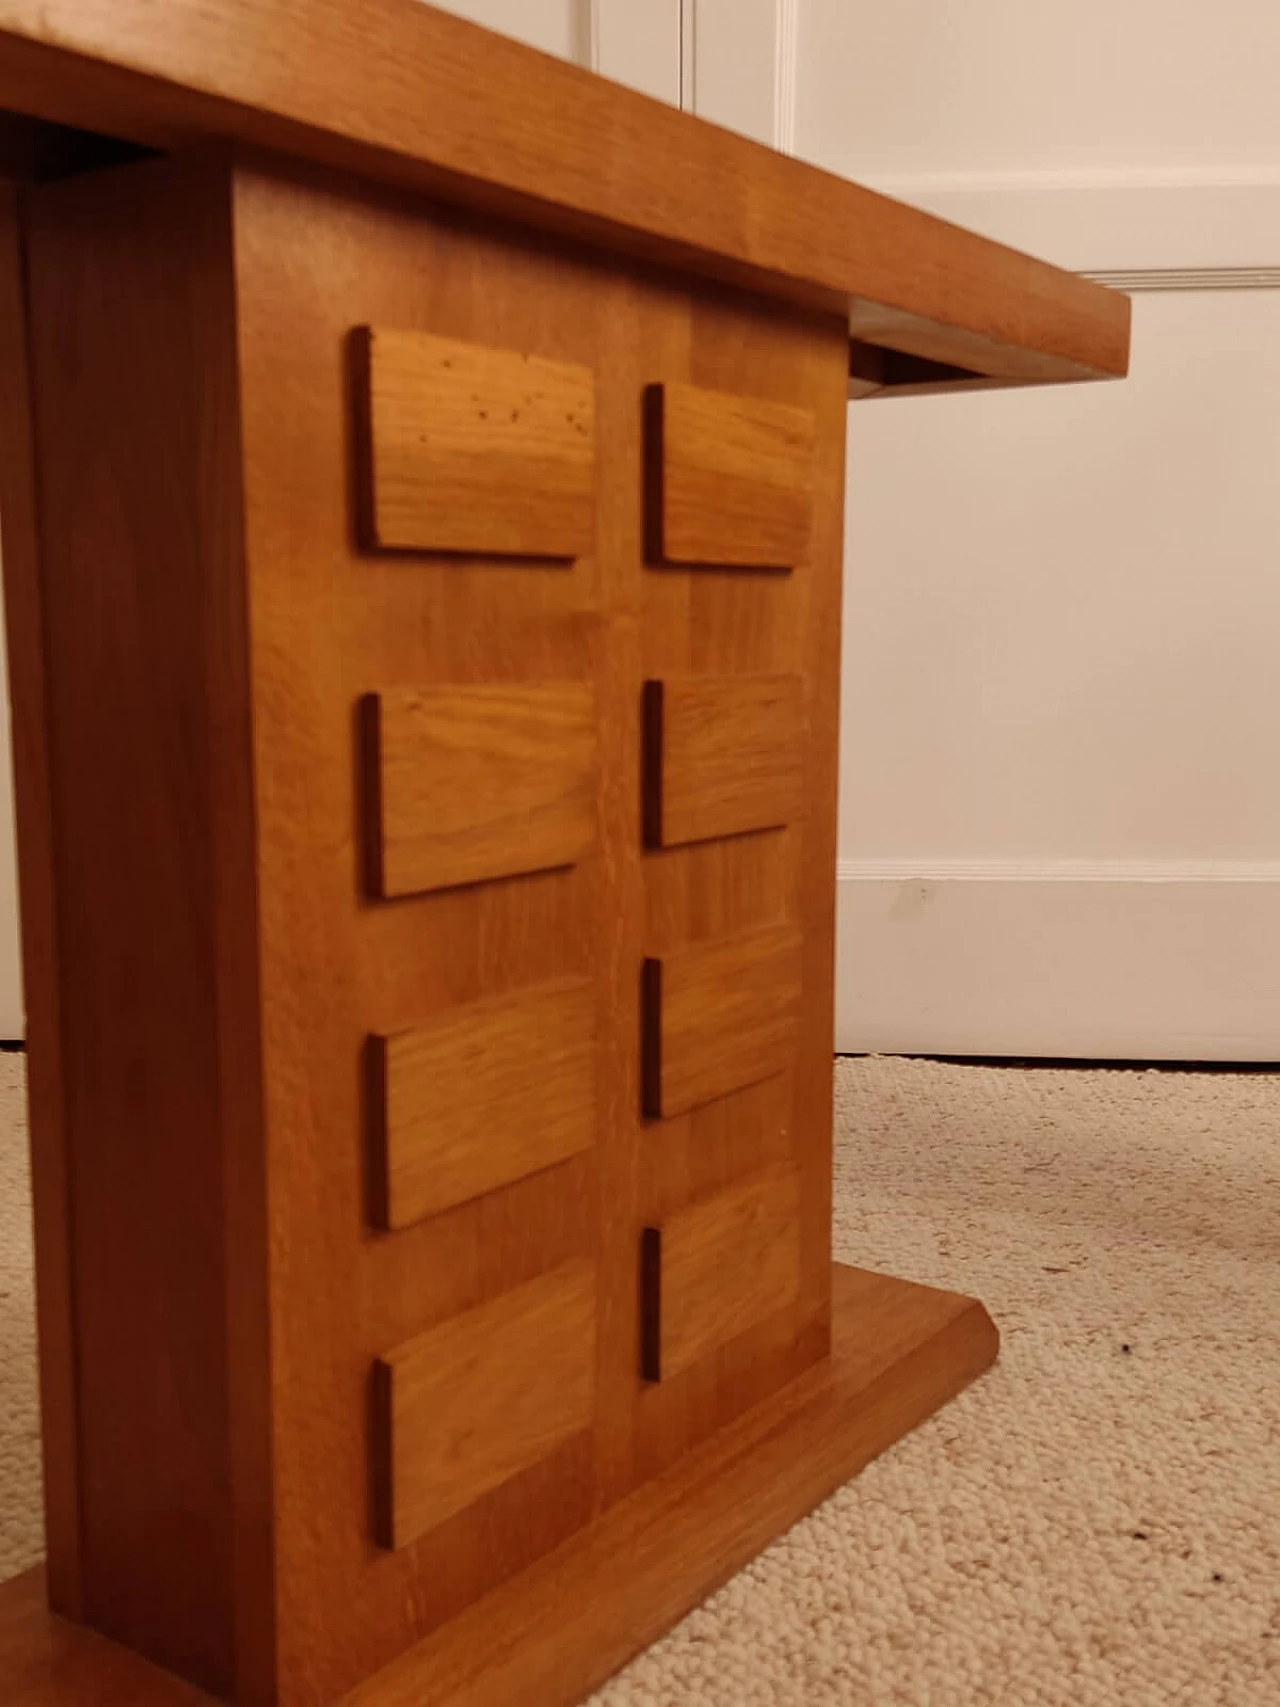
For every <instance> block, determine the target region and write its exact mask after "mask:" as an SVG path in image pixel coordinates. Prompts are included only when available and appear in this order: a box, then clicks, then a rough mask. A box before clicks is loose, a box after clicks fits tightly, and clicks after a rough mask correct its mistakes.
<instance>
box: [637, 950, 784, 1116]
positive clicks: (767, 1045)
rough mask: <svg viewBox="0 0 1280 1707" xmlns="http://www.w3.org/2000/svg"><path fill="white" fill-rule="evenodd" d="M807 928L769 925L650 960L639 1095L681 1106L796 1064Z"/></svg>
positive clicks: (647, 1102) (648, 1108) (672, 1109)
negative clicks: (804, 931) (802, 955)
mask: <svg viewBox="0 0 1280 1707" xmlns="http://www.w3.org/2000/svg"><path fill="white" fill-rule="evenodd" d="M800 948H801V941H800V935H799V933H798V932H797V931H796V930H795V929H794V927H792V926H791V925H768V926H765V927H764V928H763V929H759V930H753V931H744V932H741V933H740V934H738V935H736V936H732V937H723V938H719V939H717V940H716V941H714V942H700V943H693V944H691V945H690V946H689V947H687V948H681V949H676V950H674V951H673V952H672V953H670V954H665V955H663V956H662V957H661V958H660V959H658V958H650V959H647V960H646V961H645V963H644V971H643V979H642V985H641V995H642V1001H641V1026H642V1045H641V1095H642V1100H643V1106H644V1113H645V1114H646V1115H647V1116H648V1117H649V1118H651V1119H658V1118H662V1117H666V1116H670V1115H674V1114H682V1113H684V1112H685V1110H687V1109H690V1108H697V1107H698V1106H699V1105H700V1104H701V1103H705V1102H711V1101H713V1100H714V1099H715V1098H716V1097H721V1096H726V1095H727V1094H728V1093H729V1092H730V1091H734V1090H738V1089H739V1088H740V1087H741V1086H743V1085H751V1084H755V1083H756V1082H757V1081H758V1080H760V1079H767V1078H770V1077H772V1075H773V1074H774V1073H780V1072H782V1071H783V1069H784V1068H786V1067H788V1066H790V1064H791V1060H792V1056H793V1053H794V1049H795V1036H796V1025H797V1022H798V1018H799V1011H800Z"/></svg>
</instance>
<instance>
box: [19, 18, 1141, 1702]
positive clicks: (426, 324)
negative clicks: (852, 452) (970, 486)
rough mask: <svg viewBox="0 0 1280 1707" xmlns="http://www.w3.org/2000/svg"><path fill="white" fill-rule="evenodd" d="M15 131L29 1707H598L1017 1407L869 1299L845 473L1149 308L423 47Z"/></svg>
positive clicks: (372, 29)
mask: <svg viewBox="0 0 1280 1707" xmlns="http://www.w3.org/2000/svg"><path fill="white" fill-rule="evenodd" d="M0 106H3V107H4V108H6V109H8V112H9V115H10V116H9V117H7V118H6V119H5V120H4V123H3V126H0V151H2V153H3V158H4V161H5V165H6V170H7V174H8V177H9V179H10V181H11V187H10V189H9V190H8V192H7V193H6V199H5V201H4V213H3V234H4V241H3V244H0V255H2V257H3V264H2V265H0V294H2V298H3V302H2V308H0V332H2V335H3V340H4V343H3V355H2V357H0V373H3V375H4V380H5V384H4V389H3V399H2V405H0V430H2V452H3V454H2V457H0V480H2V487H0V510H2V512H3V527H4V566H5V582H6V600H7V606H8V616H9V625H10V655H11V665H10V669H11V679H12V686H13V697H14V729H15V747H16V752H15V768H16V778H17V789H18V818H19V823H18V829H19V842H20V861H21V874H22V902H23V930H24V942H25V953H26V963H27V999H28V1010H29V1031H30V1036H29V1053H30V1088H31V1125H32V1141H33V1160H34V1178H35V1190H36V1222H37V1228H36V1230H37V1264H38V1281H39V1310H40V1336H41V1367H42V1385H43V1404H44V1418H45V1421H44V1450H45V1469H46V1482H47V1518H48V1561H47V1588H48V1606H49V1607H51V1608H52V1611H50V1610H49V1609H48V1607H46V1604H45V1599H44V1589H43V1587H42V1583H43V1580H44V1579H43V1578H40V1579H37V1578H36V1577H29V1578H26V1579H22V1580H20V1581H19V1582H18V1583H16V1584H12V1585H10V1586H9V1587H8V1588H7V1589H6V1590H4V1591H3V1593H2V1594H0V1693H3V1694H4V1698H5V1699H6V1701H8V1702H10V1703H13V1702H17V1703H20V1704H22V1707H34V1704H36V1703H39V1704H40V1707H50V1704H52V1703H58V1704H64V1703H65V1704H68V1707H70V1704H71V1703H77V1704H80V1703H85V1702H89V1701H92V1702H94V1703H96V1704H100V1707H124V1704H125V1703H130V1704H135V1707H142V1704H144V1703H148V1704H150V1703H154V1704H161V1703H163V1704H165V1707H171V1704H172V1707H177V1704H178V1703H185V1702H194V1701H197V1700H205V1699H208V1698H209V1697H210V1696H213V1697H216V1698H222V1699H225V1700H229V1701H234V1702H236V1703H242V1704H253V1707H269V1704H270V1707H274V1704H279V1707H329V1704H332V1703H334V1702H336V1701H338V1700H339V1699H342V1700H345V1701H347V1702H348V1703H349V1704H351V1707H356V1704H359V1707H396V1704H404V1707H409V1704H410V1703H412V1704H413V1707H429V1704H440V1707H443V1704H445V1703H448V1704H449V1707H461V1704H463V1703H465V1704H467V1707H481V1704H486V1707H500V1704H501V1707H507V1704H509V1703H514V1702H521V1703H524V1702H528V1703H531V1704H533V1703H536V1704H538V1707H555V1704H559V1703H565V1704H567V1703H571V1702H574V1701H577V1700H579V1699H581V1698H582V1697H583V1696H584V1695H585V1694H586V1693H587V1692H589V1690H590V1689H591V1688H592V1687H593V1686H594V1685H595V1684H596V1683H598V1682H599V1681H600V1680H601V1679H603V1678H604V1677H605V1676H607V1675H608V1674H609V1673H610V1672H611V1671H612V1670H614V1669H615V1668H616V1667H618V1666H619V1665H620V1664H622V1663H623V1662H624V1661H625V1660H626V1659H627V1658H628V1657H629V1656H630V1655H631V1654H633V1653H634V1652H636V1651H637V1650H638V1649H639V1648H640V1647H642V1646H643V1645H644V1644H645V1643H646V1642H648V1641H650V1640H651V1639H652V1638H654V1637H655V1636H656V1635H658V1634H659V1633H660V1632H661V1631H662V1630H664V1629H666V1628H667V1627H668V1626H669V1625H670V1624H671V1623H672V1622H674V1621H675V1620H676V1619H677V1618H678V1617H680V1616H681V1614H682V1613H683V1612H685V1611H686V1610H687V1609H688V1608H689V1607H691V1606H692V1605H694V1604H695V1603H696V1602H697V1601H699V1600H700V1599H702V1598H703V1597H704V1596H705V1595H706V1594H707V1593H708V1592H709V1591H710V1590H711V1589H712V1588H713V1587H714V1586H715V1585H716V1584H718V1583H720V1582H722V1581H723V1580H724V1579H725V1578H726V1577H727V1576H728V1575H729V1574H730V1573H731V1572H732V1571H734V1570H735V1569H737V1568H738V1567H739V1566H740V1565H742V1564H743V1563H744V1562H745V1561H746V1560H747V1559H748V1558H750V1557H751V1556H752V1554H754V1553H755V1552H756V1551H757V1550H758V1549H759V1548H760V1547H762V1546H763V1545H764V1544H765V1543H766V1542H767V1541H768V1540H769V1539H770V1538H771V1537H772V1536H774V1535H776V1534H777V1533H779V1532H780V1531H781V1530H782V1529H784V1528H785V1527H786V1526H787V1525H788V1524H790V1523H791V1522H792V1521H794V1520H795V1519H796V1518H797V1517H799V1516H800V1515H801V1514H802V1513H803V1512H805V1511H806V1510H808V1509H809V1508H810V1507H812V1506H813V1505H814V1504H815V1503H816V1502H817V1501H818V1500H820V1499H821V1498H823V1497H824V1496H825V1495H826V1494H827V1493H828V1492H830V1491H831V1490H832V1489H833V1488H835V1487H836V1486H838V1485H839V1484H840V1483H841V1482H843V1481H844V1480H846V1479H847V1478H848V1477H849V1476H851V1475H852V1474H853V1473H855V1472H856V1471H857V1470H858V1469H859V1468H860V1467H861V1466H862V1465H863V1464H864V1463H866V1462H867V1460H868V1459H869V1458H871V1457H872V1456H873V1455H874V1454H875V1453H877V1452H879V1451H880V1450H882V1449H883V1448H884V1447H885V1446H886V1445H888V1444H889V1443H890V1442H891V1441H892V1440H894V1439H896V1438H897V1437H898V1436H900V1435H901V1434H902V1433H904V1432H905V1431H906V1430H908V1429H910V1428H912V1427H913V1426H915V1424H917V1423H918V1422H919V1421H921V1420H922V1419H923V1418H924V1417H925V1416H927V1415H928V1414H929V1413H930V1412H931V1411H932V1410H934V1409H935V1408H936V1407H937V1406H938V1405H940V1404H941V1403H943V1402H944V1401H945V1400H946V1399H948V1398H949V1397H950V1396H951V1395H952V1394H954V1393H955V1392H956V1391H957V1390H958V1389H959V1388H961V1387H962V1386H963V1385H965V1383H967V1382H968V1381H969V1380H971V1379H972V1378H973V1377H974V1376H975V1375H976V1374H978V1373H979V1371H980V1370H982V1369H983V1368H984V1367H985V1366H986V1365H987V1364H988V1363H989V1362H990V1361H991V1359H992V1358H993V1357H994V1355H995V1350H996V1335H995V1330H994V1328H993V1327H992V1325H991V1323H990V1321H989V1319H988V1318H987V1316H986V1314H985V1312H984V1311H983V1310H982V1309H981V1307H980V1306H979V1305H977V1304H974V1303H972V1302H970V1301H968V1300H966V1299H962V1298H957V1297H954V1296H952V1295H950V1294H945V1293H939V1292H935V1291H931V1290H928V1289H925V1288H921V1287H917V1286H912V1285H909V1284H907V1283H906V1282H902V1281H897V1280H892V1279H888V1278H885V1277H882V1276H876V1275H870V1274H866V1273H863V1272H861V1271H858V1270H854V1269H847V1268H841V1267H836V1268H835V1269H834V1270H833V1267H832V1263H831V1235H830V1194H831V1095H830V1092H831V988H832V977H831V971H832V968H831V961H832V910H833V896H834V883H833V866H834V854H835V796H836V787H835V778H836V712H837V700H838V690H839V612H840V580H841V558H842V517H841V506H842V481H843V468H844V421H845V409H846V404H847V400H848V398H849V397H850V396H851V395H852V396H854V397H884V396H887V395H893V394H899V395H903V394H909V393H914V392H921V391H936V390H939V389H948V390H961V389H966V388H976V387H980V386H990V385H1015V384H1024V383H1049V382H1057V381H1066V380H1088V379H1099V378H1108V377H1113V376H1117V375H1120V374H1122V373H1123V372H1124V369H1125V363H1126V357H1127V343H1128V304H1127V302H1126V301H1125V299H1124V298H1122V297H1119V296H1116V295H1113V294H1110V293H1108V292H1106V291H1103V290H1101V289H1099V288H1097V287H1095V286H1093V285H1091V284H1088V283H1085V282H1082V281H1081V280H1079V279H1076V278H1074V277H1072V276H1070V275H1067V274H1064V273H1061V272H1059V271H1057V270H1055V269H1054V268H1051V267H1048V266H1046V265H1043V264H1041V263H1040V262H1037V261H1034V260H1031V259H1028V258H1027V257H1024V256H1021V255H1017V254H1013V253H1011V252H1010V251H1008V250H1005V249H1002V248H1000V247H998V246H997V245H994V244H992V243H989V242H986V241H984V240H983V239H980V238H978V237H975V236H971V235H969V234H967V233H966V232H964V231H961V230H958V229H956V228H955V227H952V226H949V225H946V224H945V223H943V222H941V221H938V220H935V219H933V218H930V217H928V216H926V215H924V214H922V213H919V212H917V211H914V210H912V209H910V208H907V207H904V206H900V205H898V204H896V203H894V202H892V201H888V200H886V199H884V198H882V197H880V196H877V195H874V194H872V193H870V192H868V191H866V190H863V189H859V188H857V187H856V186H854V185H851V184H848V183H845V182H843V181H841V180H839V179H835V178H832V177H828V176H826V175H824V174H823V173H820V172H817V171H814V170H812V169H811V168H809V167H806V166H804V165H801V164H799V163H798V162H796V161H794V160H791V159H787V158H784V157H782V156H779V155H776V154H773V153H771V152H769V151H767V150H765V149H762V148H759V147H757V146H756V145H754V144H752V143H749V142H746V141H744V140H742V139H741V138H739V137H736V136H732V135H729V134H727V133H725V132H722V131H719V130H716V129H714V128H713V127H711V126H708V125H706V124H703V123H700V122H698V121H696V120H694V119H691V118H689V117H687V116H685V115H682V114H680V113H677V112H675V111H672V110H669V109H667V108H665V107H663V106H660V105H658V104H656V103H653V102H651V101H648V100H646V99H645V98H643V97H641V96H638V95H635V94H632V93H629V92H627V91H625V90H623V89H620V88H616V87H613V86H611V85H609V84H607V83H604V82H602V81H601V80H599V79H597V78H593V77H592V76H590V75H588V74H586V73H584V72H582V71H579V70H577V69H575V68H574V67H571V66H567V65H563V64H560V63H558V62H555V61H552V60H548V59H545V58H543V57H541V56H540V55H537V54H534V53H532V52H530V51H529V50H527V49H524V48H521V47H519V46H517V45H515V44H514V43H511V42H508V41H506V40H503V39H501V38H498V37H496V36H491V35H488V34H486V33H485V32H483V31H481V30H478V29H476V28H474V27H472V26H470V25H468V24H465V23H462V22H460V21H458V20H457V19H454V18H452V17H449V16H446V15H443V14H441V13H438V12H435V11H433V10H431V9H430V8H428V7H423V6H419V5H417V4H414V3H413V0H360V3H359V4H356V0H305V3H304V0H257V3H255V4H250V3H248V0H166V3H165V4H163V5H159V4H156V3H154V0H0ZM957 428H958V429H962V422H961V421H960V419H959V417H958V418H957ZM107 1638H109V1639H107ZM152 1662H154V1664H153V1663H152ZM157 1667H163V1668H166V1669H165V1670H160V1669H157ZM171 1674H175V1675H171ZM178 1678H182V1679H186V1680H189V1681H188V1682H179V1681H177V1679H178ZM15 1690H16V1693H15ZM201 1692H204V1693H201Z"/></svg>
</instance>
